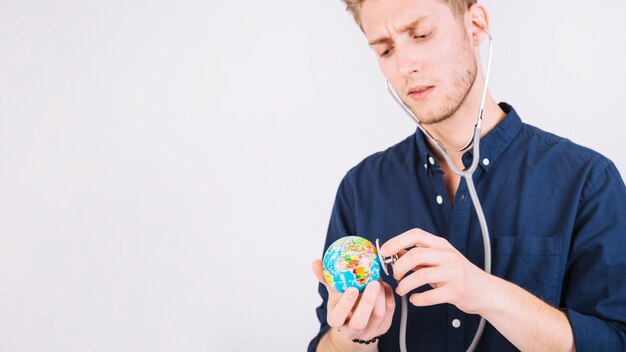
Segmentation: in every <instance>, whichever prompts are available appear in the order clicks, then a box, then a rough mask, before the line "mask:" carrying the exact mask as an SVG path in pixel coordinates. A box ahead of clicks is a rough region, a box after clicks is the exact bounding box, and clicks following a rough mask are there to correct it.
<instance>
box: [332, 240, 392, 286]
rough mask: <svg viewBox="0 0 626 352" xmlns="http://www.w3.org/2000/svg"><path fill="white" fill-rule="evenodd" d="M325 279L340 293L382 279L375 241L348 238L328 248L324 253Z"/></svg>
mask: <svg viewBox="0 0 626 352" xmlns="http://www.w3.org/2000/svg"><path fill="white" fill-rule="evenodd" d="M323 261H324V277H325V278H326V281H327V282H328V283H329V284H330V285H332V286H333V287H334V288H335V289H336V290H337V291H339V292H342V293H343V292H345V291H346V290H347V289H348V288H349V287H355V288H357V289H358V290H359V292H363V290H364V289H365V286H367V284H368V283H369V282H371V281H376V280H378V278H379V277H380V263H379V261H378V253H376V247H375V246H374V245H373V244H372V242H370V241H368V240H367V239H365V238H363V237H358V236H346V237H342V238H340V239H338V240H337V241H335V242H334V243H333V244H331V245H330V247H328V249H327V250H326V253H325V254H324V260H323Z"/></svg>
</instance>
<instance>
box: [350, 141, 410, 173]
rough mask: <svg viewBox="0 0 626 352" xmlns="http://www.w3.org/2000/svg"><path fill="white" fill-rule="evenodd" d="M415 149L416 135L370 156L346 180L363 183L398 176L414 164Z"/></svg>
mask: <svg viewBox="0 0 626 352" xmlns="http://www.w3.org/2000/svg"><path fill="white" fill-rule="evenodd" d="M415 149H416V146H415V134H412V135H410V136H408V137H406V138H405V139H404V140H402V141H401V142H399V143H397V144H395V145H393V146H391V147H389V148H387V149H385V150H383V151H379V152H377V153H374V154H372V155H369V156H368V157H366V158H365V159H363V160H362V161H361V162H359V163H358V164H357V165H355V166H354V167H352V168H351V169H350V170H349V171H348V172H347V173H346V176H345V178H344V179H346V180H347V181H348V182H351V183H362V182H372V181H377V180H380V179H383V178H386V177H391V176H394V175H398V174H399V173H402V172H403V171H406V169H407V168H410V167H411V165H413V164H414V160H415Z"/></svg>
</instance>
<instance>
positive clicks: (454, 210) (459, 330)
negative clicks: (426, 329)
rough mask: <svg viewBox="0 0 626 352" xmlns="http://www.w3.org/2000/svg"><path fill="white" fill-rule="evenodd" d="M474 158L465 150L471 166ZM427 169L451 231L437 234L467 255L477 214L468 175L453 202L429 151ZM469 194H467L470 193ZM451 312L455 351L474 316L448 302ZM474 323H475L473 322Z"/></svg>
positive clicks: (462, 347)
mask: <svg viewBox="0 0 626 352" xmlns="http://www.w3.org/2000/svg"><path fill="white" fill-rule="evenodd" d="M488 160H489V159H488V158H483V159H482V160H481V163H482V164H483V165H485V166H487V165H488V164H489V161H488ZM471 161H472V155H471V152H469V153H466V154H464V156H463V162H464V164H465V165H467V166H469V165H470V164H471ZM424 168H425V170H426V173H427V174H428V175H429V178H430V179H431V181H432V186H433V193H432V196H431V197H430V198H434V199H433V202H432V204H431V205H432V206H433V207H439V208H441V210H442V215H443V216H444V218H445V222H444V223H445V224H448V227H447V229H446V232H447V233H442V234H437V235H441V236H443V237H445V238H446V239H447V240H448V241H449V242H450V243H451V244H452V245H453V246H454V247H455V248H456V249H457V250H458V251H459V252H460V253H461V254H463V255H464V256H466V257H467V254H468V253H467V248H468V243H467V241H468V238H469V235H470V228H471V226H470V225H471V217H472V214H473V211H474V209H473V206H472V203H471V199H470V197H469V191H468V189H467V183H466V182H465V179H464V178H461V181H460V184H459V187H458V189H457V192H456V195H455V202H454V206H452V205H451V204H450V202H449V200H448V199H449V198H448V197H447V196H448V194H447V190H446V187H445V183H444V178H443V176H444V173H443V170H442V169H441V167H440V165H439V163H438V162H437V161H435V159H434V157H432V156H431V155H428V156H427V157H426V163H425V166H424ZM482 173H483V170H482V169H481V168H480V167H479V168H477V170H476V171H475V172H474V175H473V179H474V182H475V183H476V182H478V180H479V178H480V175H481V174H482ZM466 195H467V196H466ZM447 308H448V309H447V313H448V319H447V321H448V325H447V329H448V350H449V351H451V352H458V351H465V350H466V349H467V347H468V346H466V345H467V344H468V343H469V342H468V341H467V340H468V339H471V338H472V336H473V335H472V336H469V337H468V335H467V334H468V333H471V332H468V327H467V324H468V323H469V319H471V317H470V316H468V315H467V314H465V313H464V312H463V311H461V310H460V309H458V308H457V307H456V306H454V305H452V304H448V305H447ZM472 325H474V324H472Z"/></svg>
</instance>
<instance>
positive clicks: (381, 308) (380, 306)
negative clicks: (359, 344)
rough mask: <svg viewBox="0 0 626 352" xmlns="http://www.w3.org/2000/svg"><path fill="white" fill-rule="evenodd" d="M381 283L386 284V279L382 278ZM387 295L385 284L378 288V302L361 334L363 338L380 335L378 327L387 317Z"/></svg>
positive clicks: (367, 338)
mask: <svg viewBox="0 0 626 352" xmlns="http://www.w3.org/2000/svg"><path fill="white" fill-rule="evenodd" d="M379 283H380V284H381V285H384V281H382V280H380V281H379ZM386 295H387V291H386V290H385V287H384V286H381V287H380V289H379V290H378V296H377V297H376V303H374V309H372V314H371V315H370V318H369V321H368V322H367V326H366V327H365V330H363V332H362V333H361V334H360V335H359V336H361V337H359V338H360V339H361V340H369V339H371V338H373V337H374V336H378V335H380V333H379V332H378V327H379V326H380V322H381V321H382V320H383V319H384V318H385V313H386Z"/></svg>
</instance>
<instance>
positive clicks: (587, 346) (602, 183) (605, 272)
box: [562, 161, 626, 351]
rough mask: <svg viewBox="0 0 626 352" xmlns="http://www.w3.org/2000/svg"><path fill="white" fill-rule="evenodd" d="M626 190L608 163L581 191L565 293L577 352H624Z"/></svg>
mask: <svg viewBox="0 0 626 352" xmlns="http://www.w3.org/2000/svg"><path fill="white" fill-rule="evenodd" d="M625 209H626V187H625V186H624V182H623V180H622V178H621V176H620V174H619V171H618V170H617V168H616V167H615V165H613V163H611V162H608V161H607V163H605V164H604V165H603V166H601V167H598V168H596V169H595V170H592V171H591V172H590V174H589V177H588V179H587V181H586V184H585V186H584V188H583V191H582V195H581V200H580V204H579V207H578V214H577V217H576V223H575V228H574V234H573V237H572V242H571V245H570V255H569V258H568V261H567V265H566V276H565V282H564V287H563V288H564V290H563V294H564V296H563V301H562V302H563V305H564V307H565V309H564V311H565V313H566V315H567V317H568V319H569V321H570V324H571V326H572V330H573V333H574V341H575V345H576V350H577V351H626V216H625V215H626V211H625Z"/></svg>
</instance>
